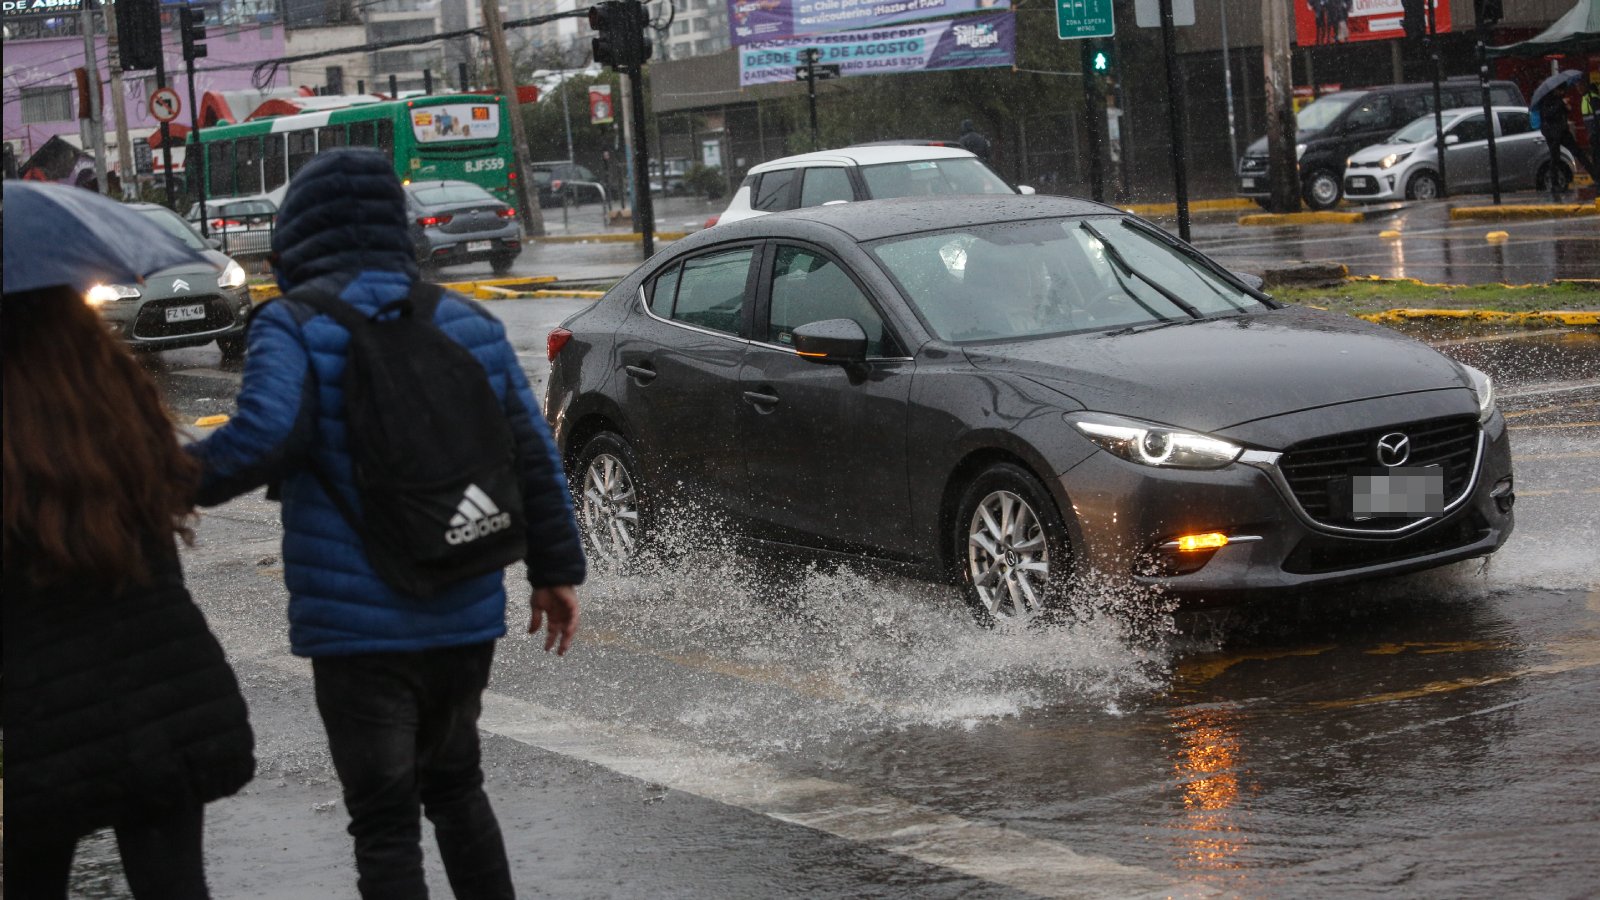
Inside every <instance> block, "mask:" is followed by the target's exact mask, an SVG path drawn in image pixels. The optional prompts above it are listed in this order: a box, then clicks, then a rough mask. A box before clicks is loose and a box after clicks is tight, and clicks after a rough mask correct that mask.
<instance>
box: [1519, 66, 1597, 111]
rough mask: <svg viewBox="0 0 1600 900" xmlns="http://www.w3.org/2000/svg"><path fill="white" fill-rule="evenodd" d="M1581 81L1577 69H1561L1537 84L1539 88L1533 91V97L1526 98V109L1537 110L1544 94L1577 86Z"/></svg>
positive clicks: (1581, 76)
mask: <svg viewBox="0 0 1600 900" xmlns="http://www.w3.org/2000/svg"><path fill="white" fill-rule="evenodd" d="M1582 80H1583V73H1582V72H1579V71H1578V70H1577V69H1562V70H1561V71H1559V72H1557V73H1555V74H1554V75H1551V76H1550V77H1549V78H1546V79H1545V80H1543V81H1541V82H1539V86H1538V87H1536V88H1534V89H1533V96H1532V97H1530V98H1528V108H1529V109H1538V108H1539V101H1540V100H1543V99H1544V96H1545V95H1546V94H1548V93H1550V92H1551V91H1554V90H1558V89H1560V88H1564V87H1566V86H1567V85H1569V84H1577V83H1578V82H1579V81H1582Z"/></svg>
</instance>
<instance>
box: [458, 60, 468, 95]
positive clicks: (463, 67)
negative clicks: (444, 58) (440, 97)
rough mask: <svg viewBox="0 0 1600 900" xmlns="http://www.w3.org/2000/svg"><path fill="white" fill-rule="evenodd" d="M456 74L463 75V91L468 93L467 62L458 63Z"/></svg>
mask: <svg viewBox="0 0 1600 900" xmlns="http://www.w3.org/2000/svg"><path fill="white" fill-rule="evenodd" d="M456 74H457V75H459V76H461V93H463V94H465V93H467V91H468V88H467V64H466V63H464V62H459V63H456Z"/></svg>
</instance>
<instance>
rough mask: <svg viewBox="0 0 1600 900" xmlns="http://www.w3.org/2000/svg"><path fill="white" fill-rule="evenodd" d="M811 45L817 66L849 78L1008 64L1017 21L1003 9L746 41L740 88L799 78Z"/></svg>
mask: <svg viewBox="0 0 1600 900" xmlns="http://www.w3.org/2000/svg"><path fill="white" fill-rule="evenodd" d="M810 47H816V48H817V49H819V50H821V51H822V54H821V56H820V58H818V60H817V63H818V65H819V66H838V67H839V74H840V75H841V76H845V77H848V76H851V75H884V74H888V73H891V72H932V71H939V70H944V69H977V68H983V67H985V66H1010V65H1014V64H1015V61H1016V56H1017V22H1016V19H1015V18H1014V17H1013V16H1012V15H1011V13H1009V12H1001V13H989V14H987V15H978V16H965V17H963V18H960V19H945V20H942V21H937V22H918V23H915V24H910V25H902V26H900V27H898V28H879V29H873V30H870V31H841V32H838V33H836V34H820V35H813V36H811V37H806V38H791V39H790V40H786V41H763V42H760V43H755V44H747V45H745V46H743V47H740V48H739V86H740V87H749V86H750V85H754V84H776V83H778V82H783V81H794V80H796V79H795V69H796V68H797V67H800V66H804V65H805V62H804V60H803V59H802V58H801V56H800V53H801V51H803V50H806V49H807V48H810Z"/></svg>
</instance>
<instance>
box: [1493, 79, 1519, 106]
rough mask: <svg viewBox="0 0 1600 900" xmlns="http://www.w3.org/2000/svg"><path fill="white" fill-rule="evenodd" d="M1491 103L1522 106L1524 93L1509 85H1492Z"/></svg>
mask: <svg viewBox="0 0 1600 900" xmlns="http://www.w3.org/2000/svg"><path fill="white" fill-rule="evenodd" d="M1489 102H1490V103H1493V104H1496V105H1498V104H1502V103H1503V104H1505V105H1506V106H1521V105H1522V92H1520V91H1518V90H1517V89H1516V87H1515V86H1513V85H1509V84H1492V85H1490V86H1489Z"/></svg>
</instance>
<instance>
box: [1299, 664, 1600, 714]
mask: <svg viewBox="0 0 1600 900" xmlns="http://www.w3.org/2000/svg"><path fill="white" fill-rule="evenodd" d="M1595 666H1600V654H1596V653H1594V652H1593V650H1592V649H1591V650H1590V652H1589V653H1588V654H1585V655H1577V656H1573V657H1571V658H1569V659H1565V660H1562V661H1560V662H1553V663H1545V664H1544V665H1539V666H1529V667H1528V668H1526V669H1518V670H1516V671H1514V672H1505V673H1503V674H1500V675H1482V676H1479V677H1475V678H1456V679H1453V680H1451V681H1430V682H1428V683H1427V684H1425V685H1423V686H1422V687H1419V688H1412V689H1410V690H1405V691H1390V692H1388V693H1386V694H1372V695H1370V696H1367V697H1355V698H1351V699H1349V700H1321V701H1318V702H1315V703H1312V704H1310V705H1311V706H1313V707H1315V708H1317V709H1350V708H1352V707H1356V706H1371V705H1373V704H1377V703H1394V702H1396V701H1400V700H1415V699H1417V698H1419V697H1426V696H1429V695H1430V694H1446V693H1450V692H1451V691H1459V690H1463V689H1465V688H1475V687H1484V686H1487V685H1491V684H1500V683H1502V682H1506V681H1515V680H1516V679H1518V678H1524V677H1527V676H1531V675H1559V674H1561V673H1563V672H1572V671H1576V670H1578V669H1589V668H1593V667H1595Z"/></svg>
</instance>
